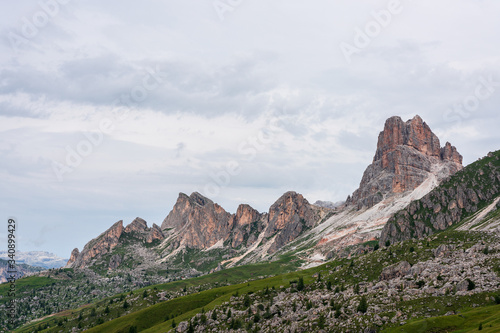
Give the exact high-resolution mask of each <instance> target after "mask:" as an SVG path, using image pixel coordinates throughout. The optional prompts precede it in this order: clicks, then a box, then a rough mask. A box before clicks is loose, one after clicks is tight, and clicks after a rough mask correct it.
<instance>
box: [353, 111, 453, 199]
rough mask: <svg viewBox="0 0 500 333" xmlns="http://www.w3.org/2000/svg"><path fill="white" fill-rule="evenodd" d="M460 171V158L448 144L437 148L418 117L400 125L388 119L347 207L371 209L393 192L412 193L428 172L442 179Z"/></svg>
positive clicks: (399, 119) (396, 120) (395, 118)
mask: <svg viewBox="0 0 500 333" xmlns="http://www.w3.org/2000/svg"><path fill="white" fill-rule="evenodd" d="M461 169H462V156H461V155H460V154H459V153H458V152H457V150H456V148H455V147H453V146H452V145H451V144H450V143H448V142H447V143H446V145H445V146H444V147H443V148H441V147H440V143H439V139H438V137H437V136H436V135H435V134H434V133H433V132H432V131H431V129H430V128H429V126H428V125H427V124H426V123H425V122H424V121H423V120H422V118H420V117H419V116H418V115H417V116H415V117H413V119H411V120H408V121H407V122H403V120H402V119H401V118H400V117H397V116H396V117H391V118H389V119H387V121H386V122H385V126H384V130H383V131H382V132H380V134H379V137H378V143H377V150H376V152H375V156H374V157H373V162H372V164H370V165H369V166H368V167H367V169H366V170H365V172H364V174H363V178H362V180H361V183H360V186H359V188H358V189H357V190H356V191H355V192H354V193H353V195H352V197H349V198H348V200H347V204H352V205H355V206H356V207H357V208H358V209H361V208H362V207H367V208H369V207H372V206H374V205H376V204H377V203H378V202H380V201H382V200H383V199H384V198H386V197H387V196H390V195H391V194H394V193H402V192H406V191H412V190H414V189H415V188H417V187H418V186H419V185H420V184H422V183H423V182H424V181H425V180H426V179H427V178H428V177H429V175H430V173H438V172H439V177H440V178H445V177H447V176H449V175H452V174H454V173H455V172H457V171H458V170H461Z"/></svg>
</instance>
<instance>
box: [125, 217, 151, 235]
mask: <svg viewBox="0 0 500 333" xmlns="http://www.w3.org/2000/svg"><path fill="white" fill-rule="evenodd" d="M147 227H148V224H147V223H146V221H144V220H143V219H141V218H140V217H136V218H135V219H134V220H133V221H132V223H130V224H129V225H127V226H126V227H125V232H126V233H131V232H137V233H141V232H144V230H146V229H147Z"/></svg>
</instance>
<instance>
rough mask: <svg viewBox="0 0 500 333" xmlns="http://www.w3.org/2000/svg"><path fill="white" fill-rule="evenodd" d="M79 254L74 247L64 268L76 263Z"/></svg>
mask: <svg viewBox="0 0 500 333" xmlns="http://www.w3.org/2000/svg"><path fill="white" fill-rule="evenodd" d="M79 254H80V251H79V250H78V248H76V247H75V248H74V249H73V251H71V256H70V257H69V260H68V263H67V264H66V266H64V267H71V265H72V264H73V263H74V262H75V261H76V258H78V255H79Z"/></svg>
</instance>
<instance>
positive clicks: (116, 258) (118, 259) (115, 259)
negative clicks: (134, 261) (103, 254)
mask: <svg viewBox="0 0 500 333" xmlns="http://www.w3.org/2000/svg"><path fill="white" fill-rule="evenodd" d="M122 261H123V257H122V256H121V255H119V254H115V255H113V256H112V257H111V259H110V260H109V266H108V268H109V269H117V268H118V266H120V264H121V263H122Z"/></svg>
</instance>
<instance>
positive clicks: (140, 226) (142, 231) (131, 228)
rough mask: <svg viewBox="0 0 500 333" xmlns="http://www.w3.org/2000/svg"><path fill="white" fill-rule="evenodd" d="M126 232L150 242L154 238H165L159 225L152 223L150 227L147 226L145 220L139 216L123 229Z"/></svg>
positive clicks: (154, 239) (159, 239)
mask: <svg viewBox="0 0 500 333" xmlns="http://www.w3.org/2000/svg"><path fill="white" fill-rule="evenodd" d="M123 232H124V233H127V234H132V235H133V236H134V237H136V238H139V239H141V240H143V241H145V242H146V243H152V242H154V241H156V240H158V241H161V240H163V239H164V238H165V235H163V232H162V231H161V229H160V227H158V226H157V225H156V224H154V223H153V226H152V227H151V228H148V224H147V222H146V221H144V220H143V219H141V218H140V217H137V218H135V219H134V220H133V221H132V223H130V224H129V225H128V226H127V227H126V228H125V230H124V231H123Z"/></svg>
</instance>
